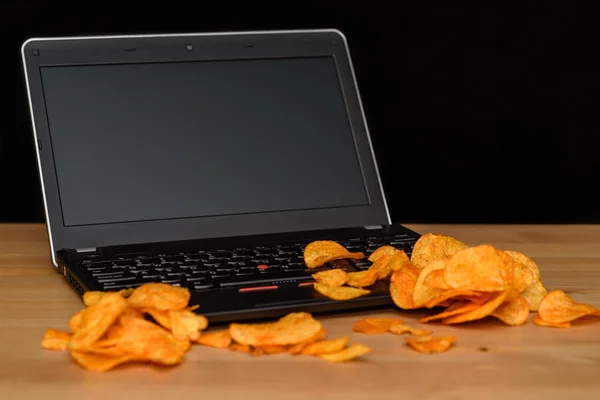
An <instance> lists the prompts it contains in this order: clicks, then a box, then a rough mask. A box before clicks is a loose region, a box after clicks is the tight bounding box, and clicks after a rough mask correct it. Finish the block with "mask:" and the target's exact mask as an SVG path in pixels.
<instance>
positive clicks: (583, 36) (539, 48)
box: [0, 1, 600, 223]
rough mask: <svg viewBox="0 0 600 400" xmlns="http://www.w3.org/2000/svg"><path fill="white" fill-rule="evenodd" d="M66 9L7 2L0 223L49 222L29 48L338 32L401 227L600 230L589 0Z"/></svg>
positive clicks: (83, 5) (593, 17) (598, 27)
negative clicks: (28, 77) (24, 56)
mask: <svg viewBox="0 0 600 400" xmlns="http://www.w3.org/2000/svg"><path fill="white" fill-rule="evenodd" d="M13 3H14V4H13ZM57 3H58V2H52V4H53V5H52V6H47V5H46V6H40V5H35V3H33V2H27V1H15V2H2V5H1V7H2V9H1V10H0V15H1V16H2V27H1V28H0V29H1V30H2V31H3V32H0V33H1V35H0V41H1V42H0V44H1V46H0V49H1V51H2V63H1V65H2V74H0V82H1V83H0V88H1V89H2V90H1V92H0V93H1V94H2V96H3V101H2V103H1V108H0V113H1V114H0V115H1V117H2V118H1V122H2V123H1V125H0V221H42V220H43V207H42V202H41V195H40V189H39V179H38V176H37V170H36V168H37V166H36V164H35V155H34V148H33V145H32V139H31V129H30V125H29V119H28V118H29V115H28V111H27V105H26V100H25V95H24V84H23V78H22V71H21V65H20V58H19V56H20V54H19V49H20V44H21V43H22V42H23V41H24V40H25V39H26V38H28V37H31V36H42V35H76V34H103V33H106V34H109V33H154V32H156V33H160V32H185V31H219V30H250V29H260V30H264V29H295V28H327V27H334V28H338V29H341V30H342V31H344V32H345V33H346V35H347V37H348V39H349V43H350V48H351V52H352V54H353V58H354V62H355V68H356V73H357V78H358V81H359V85H360V88H361V92H362V96H363V101H364V105H365V108H366V114H367V118H368V122H369V125H370V129H371V133H372V139H373V144H374V147H375V151H376V153H377V155H378V162H379V167H380V171H381V175H382V180H383V183H384V186H385V189H386V194H387V196H388V202H389V206H390V210H391V212H392V217H393V219H394V220H395V221H404V222H465V223H467V222H471V223H473V222H475V223H479V222H489V223H493V222H516V223H533V222H536V223H539V222H600V206H598V205H597V203H598V199H599V198H600V196H599V195H597V194H596V185H597V184H598V181H599V178H600V168H599V164H600V161H599V160H600V157H599V156H598V150H597V140H596V138H597V136H598V134H599V132H600V130H599V129H598V128H600V124H599V122H598V119H599V118H598V116H599V111H600V108H599V107H598V105H599V104H598V100H597V99H598V96H599V95H600V91H599V89H600V87H599V86H600V85H599V83H600V79H599V74H600V68H599V65H598V61H597V58H598V57H597V54H596V53H597V52H598V46H599V43H600V42H599V41H598V39H599V35H598V34H599V33H600V24H598V18H597V17H598V14H596V13H594V12H592V10H590V9H588V8H586V7H584V6H582V4H583V3H576V2H557V3H562V4H561V5H560V7H556V8H553V6H548V5H544V6H540V5H539V4H544V3H537V2H527V3H528V4H530V3H537V4H536V5H533V4H532V5H520V6H517V7H510V6H508V5H504V6H500V7H488V8H486V7H478V8H476V7H474V6H468V7H467V6H454V7H450V6H447V7H432V6H417V5H415V4H417V3H419V2H410V3H413V4H412V5H410V6H408V5H402V4H404V3H407V2H393V3H397V4H400V6H398V7H397V8H398V9H397V10H395V9H392V8H391V7H390V6H389V4H392V2H384V1H368V2H361V3H358V2H357V3H356V4H355V5H344V6H342V5H340V4H337V3H336V2H327V1H321V2H313V3H312V4H311V2H309V1H304V2H302V3H295V2H292V1H290V2H279V3H277V4H279V5H277V6H266V5H261V2H257V1H253V2H244V3H241V4H244V5H239V4H238V3H235V2H227V1H221V2H194V3H191V2H190V3H189V5H186V4H185V3H181V2H176V1H169V2H161V3H160V6H154V5H152V3H151V2H143V3H141V4H143V5H139V6H137V7H131V9H130V8H127V7H125V6H124V5H123V4H125V3H126V2H121V3H117V4H120V6H117V5H114V6H112V5H109V3H107V2H104V3H102V4H103V6H102V7H100V6H97V5H95V3H93V2H79V4H80V5H79V6H73V5H71V6H69V7H67V6H64V7H63V6H57V5H56V4H57ZM132 3H133V2H132ZM340 3H341V2H340ZM345 3H351V2H345ZM523 3H525V2H523ZM546 4H547V3H546Z"/></svg>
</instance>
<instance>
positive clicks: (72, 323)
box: [69, 308, 86, 332]
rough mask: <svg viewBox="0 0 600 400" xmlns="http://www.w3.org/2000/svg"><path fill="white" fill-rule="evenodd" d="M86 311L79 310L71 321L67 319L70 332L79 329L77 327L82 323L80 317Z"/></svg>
mask: <svg viewBox="0 0 600 400" xmlns="http://www.w3.org/2000/svg"><path fill="white" fill-rule="evenodd" d="M85 310H86V309H85V308H84V309H82V310H79V311H78V312H77V313H76V314H74V315H73V316H72V317H71V319H69V329H70V330H71V332H75V331H76V330H77V329H79V327H80V326H81V321H82V319H81V318H82V316H83V312H84V311H85Z"/></svg>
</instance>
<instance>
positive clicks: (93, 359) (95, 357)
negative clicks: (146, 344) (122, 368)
mask: <svg viewBox="0 0 600 400" xmlns="http://www.w3.org/2000/svg"><path fill="white" fill-rule="evenodd" d="M71 357H73V360H75V362H77V364H79V365H80V366H82V367H83V368H85V369H87V370H88V371H94V372H106V371H109V370H111V369H113V368H115V367H117V366H119V365H122V364H125V363H127V362H129V361H133V360H135V357H133V356H131V355H129V354H124V355H120V356H105V355H100V354H91V353H86V352H83V351H72V352H71Z"/></svg>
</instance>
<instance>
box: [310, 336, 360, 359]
mask: <svg viewBox="0 0 600 400" xmlns="http://www.w3.org/2000/svg"><path fill="white" fill-rule="evenodd" d="M349 340H350V338H349V337H348V336H342V337H339V338H336V339H329V340H320V341H318V342H314V343H311V344H309V345H308V346H306V347H305V348H304V349H303V350H302V354H304V355H307V356H319V355H322V354H330V353H337V352H340V351H342V350H343V349H344V348H345V347H346V345H347V344H348V341H349Z"/></svg>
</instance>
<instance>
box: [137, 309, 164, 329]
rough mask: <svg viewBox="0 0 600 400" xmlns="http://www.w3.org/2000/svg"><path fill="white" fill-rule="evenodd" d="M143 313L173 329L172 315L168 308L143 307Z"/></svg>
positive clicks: (161, 324)
mask: <svg viewBox="0 0 600 400" xmlns="http://www.w3.org/2000/svg"><path fill="white" fill-rule="evenodd" d="M140 311H141V312H142V313H143V314H148V315H150V316H151V317H152V319H153V320H154V321H156V323H157V324H159V325H160V326H162V327H163V328H165V329H168V330H171V315H170V314H169V311H168V310H157V309H156V308H141V309H140Z"/></svg>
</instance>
